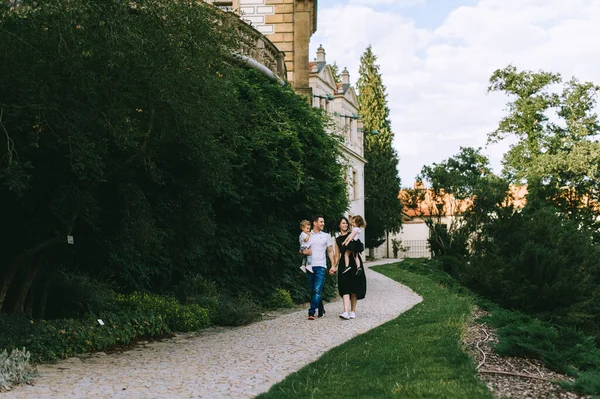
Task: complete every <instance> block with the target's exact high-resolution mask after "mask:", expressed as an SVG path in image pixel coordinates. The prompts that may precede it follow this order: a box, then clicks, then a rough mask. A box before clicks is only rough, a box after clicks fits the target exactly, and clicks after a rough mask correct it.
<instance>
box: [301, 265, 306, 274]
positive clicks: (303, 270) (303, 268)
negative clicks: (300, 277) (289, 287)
mask: <svg viewBox="0 0 600 399" xmlns="http://www.w3.org/2000/svg"><path fill="white" fill-rule="evenodd" d="M300 270H302V272H303V273H306V266H304V265H302V266H300Z"/></svg>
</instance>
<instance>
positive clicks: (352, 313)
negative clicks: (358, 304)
mask: <svg viewBox="0 0 600 399" xmlns="http://www.w3.org/2000/svg"><path fill="white" fill-rule="evenodd" d="M348 318H349V319H356V313H354V312H350V313H348Z"/></svg>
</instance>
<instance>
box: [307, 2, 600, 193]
mask: <svg viewBox="0 0 600 399" xmlns="http://www.w3.org/2000/svg"><path fill="white" fill-rule="evenodd" d="M400 2H402V1H393V0H373V1H369V0H348V1H347V3H346V4H344V5H338V6H334V7H330V8H325V9H322V10H321V12H320V14H319V21H320V22H319V27H318V31H317V34H316V35H315V36H314V37H313V42H312V44H313V45H314V48H316V46H318V44H319V43H322V44H323V46H324V47H325V49H326V51H327V59H328V61H329V62H333V61H337V63H338V64H339V65H340V66H341V67H344V66H347V67H348V69H349V71H350V73H351V78H352V79H353V80H356V78H357V77H358V75H357V74H358V66H359V59H360V55H361V54H362V52H363V51H364V49H365V48H366V47H367V46H368V45H369V44H371V45H372V46H373V51H374V52H375V53H376V54H377V55H378V57H379V58H378V63H379V64H380V66H381V71H382V74H383V81H384V84H385V85H386V86H387V93H388V102H389V107H390V110H391V119H392V127H393V129H394V131H395V133H396V140H395V146H396V148H397V150H398V152H399V154H400V157H401V161H400V174H401V177H402V182H403V185H411V183H412V180H413V179H414V177H415V175H416V174H417V173H418V172H419V171H420V169H421V167H422V166H423V165H430V164H431V163H433V162H440V161H442V160H443V159H445V158H448V157H450V156H452V155H455V154H456V153H457V152H458V151H459V147H461V146H463V147H464V146H484V145H485V142H486V138H487V136H486V135H487V133H489V132H490V131H493V130H494V129H495V128H496V126H497V124H498V121H499V120H500V118H502V116H503V115H504V108H505V107H504V104H505V103H506V102H507V101H508V99H507V98H506V97H504V96H503V95H501V94H497V93H493V94H488V93H487V85H488V80H489V78H490V76H491V74H492V73H493V71H494V70H495V69H498V68H504V67H505V66H507V65H508V64H513V65H515V66H516V67H517V68H519V69H529V70H536V71H537V70H540V69H542V70H546V71H551V72H560V73H561V74H562V75H563V77H564V78H565V79H569V78H570V77H571V76H577V77H578V78H580V79H581V80H591V81H594V82H595V83H599V84H600V69H599V68H598V65H600V47H599V46H598V45H597V43H596V41H597V39H596V38H597V37H600V24H598V23H597V21H600V0H569V1H564V0H480V1H479V2H478V3H477V4H476V5H474V6H468V7H467V6H463V7H457V8H456V9H455V10H453V11H452V12H451V13H449V15H448V16H447V17H446V19H445V20H444V21H443V22H442V23H441V24H440V25H439V26H437V27H435V28H434V29H422V28H419V27H418V26H417V24H416V23H415V21H413V20H411V19H410V18H408V17H407V16H406V13H405V15H402V14H400V13H398V12H391V11H389V12H383V11H381V10H375V9H373V7H372V6H373V5H374V4H375V3H377V4H382V3H400ZM404 3H405V2H404ZM507 148H508V143H501V144H498V145H493V146H490V147H489V148H487V149H486V150H485V152H486V154H488V155H489V156H490V158H491V160H492V163H493V165H494V166H495V168H496V171H498V172H499V171H500V170H499V162H500V158H501V155H502V153H503V152H505V151H506V150H507Z"/></svg>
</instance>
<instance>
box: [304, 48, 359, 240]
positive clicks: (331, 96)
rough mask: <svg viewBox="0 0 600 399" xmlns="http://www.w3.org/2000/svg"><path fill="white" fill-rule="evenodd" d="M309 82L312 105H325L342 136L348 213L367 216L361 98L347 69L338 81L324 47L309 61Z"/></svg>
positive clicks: (334, 131) (317, 106)
mask: <svg viewBox="0 0 600 399" xmlns="http://www.w3.org/2000/svg"><path fill="white" fill-rule="evenodd" d="M309 66H310V74H309V84H310V88H311V89H312V95H311V97H312V105H313V107H316V108H322V109H324V110H325V111H327V113H329V115H330V116H331V118H332V120H333V121H334V122H335V124H334V127H333V128H332V130H333V131H332V132H331V133H333V134H338V135H340V136H341V137H343V139H344V140H343V145H342V152H343V156H344V159H343V163H344V164H345V165H346V168H347V169H346V176H345V180H346V184H347V191H348V199H349V200H350V209H349V210H348V214H349V215H361V216H364V215H365V195H364V194H365V190H364V187H365V185H364V170H365V164H366V163H367V161H366V159H365V158H364V151H363V132H362V123H361V121H360V118H359V117H358V97H357V96H356V92H355V90H354V87H352V86H351V85H350V74H349V73H348V71H347V70H344V71H343V72H342V73H341V76H340V78H341V81H340V82H336V81H335V78H334V76H333V71H332V69H331V66H330V65H328V64H327V61H326V59H325V50H324V49H323V47H322V46H321V47H319V49H318V50H317V58H316V60H315V61H314V62H311V63H310V64H309ZM367 223H368V221H367ZM367 232H368V230H367Z"/></svg>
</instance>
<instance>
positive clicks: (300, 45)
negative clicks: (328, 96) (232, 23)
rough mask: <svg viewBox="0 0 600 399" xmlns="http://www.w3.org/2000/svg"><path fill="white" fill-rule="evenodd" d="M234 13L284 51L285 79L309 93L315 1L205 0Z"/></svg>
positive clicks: (300, 91) (302, 92)
mask: <svg viewBox="0 0 600 399" xmlns="http://www.w3.org/2000/svg"><path fill="white" fill-rule="evenodd" d="M206 1H207V2H208V3H212V4H214V5H215V6H217V7H219V8H222V9H225V10H228V11H233V12H236V13H238V14H239V15H240V17H241V18H242V19H243V20H244V21H246V22H248V23H249V24H250V25H252V26H253V27H254V28H255V29H256V30H257V31H259V32H260V33H262V34H263V35H265V36H266V37H267V39H269V40H270V41H271V42H272V43H273V44H275V46H277V48H278V49H279V50H280V51H282V52H284V53H285V65H286V68H287V77H286V78H287V81H288V82H289V83H290V84H291V85H292V86H293V87H294V88H295V89H296V91H297V92H298V93H300V94H304V95H308V96H310V95H311V91H310V86H309V83H308V60H309V57H308V45H309V42H310V37H311V36H312V34H313V33H315V31H316V30H317V0H229V1H223V0H206Z"/></svg>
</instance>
